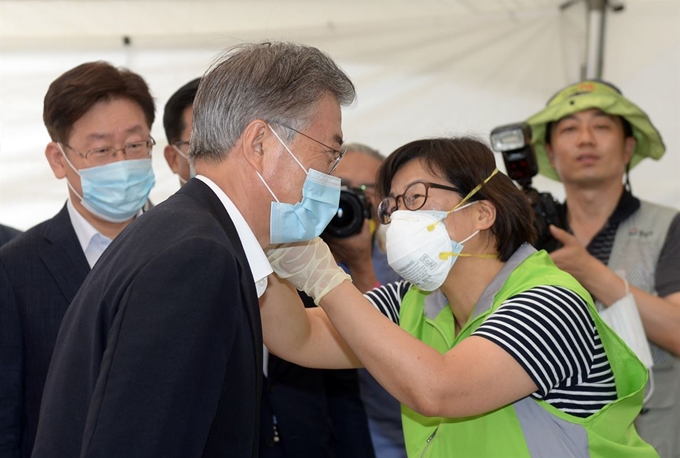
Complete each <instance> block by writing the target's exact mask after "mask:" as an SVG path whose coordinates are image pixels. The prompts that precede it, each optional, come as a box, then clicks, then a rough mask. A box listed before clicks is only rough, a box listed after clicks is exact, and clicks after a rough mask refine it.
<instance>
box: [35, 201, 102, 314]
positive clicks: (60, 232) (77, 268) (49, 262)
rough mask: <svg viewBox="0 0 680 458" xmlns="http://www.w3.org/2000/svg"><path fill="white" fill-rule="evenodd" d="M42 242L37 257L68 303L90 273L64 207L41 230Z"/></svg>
mask: <svg viewBox="0 0 680 458" xmlns="http://www.w3.org/2000/svg"><path fill="white" fill-rule="evenodd" d="M43 239H44V241H45V243H44V246H43V249H42V251H41V253H40V257H41V258H42V260H43V262H44V263H45V266H46V267H47V270H48V271H49V272H50V273H51V274H52V276H53V277H54V280H55V281H56V283H57V284H58V285H59V288H60V289H61V291H62V292H63V293H64V296H65V297H66V299H67V300H68V302H71V301H72V300H73V297H74V296H75V295H76V293H77V292H78V289H79V288H80V285H82V283H83V281H84V280H85V277H86V276H87V274H88V273H89V272H90V265H89V264H88V263H87V259H86V258H85V253H83V249H82V248H81V246H80V242H79V241H78V237H77V236H76V233H75V231H74V230H73V225H72V224H71V218H70V217H69V214H68V210H67V208H66V205H64V207H63V208H62V209H61V211H60V212H59V213H57V215H56V216H55V217H54V218H52V220H51V221H50V222H49V224H48V225H47V226H46V227H45V232H44V233H43Z"/></svg>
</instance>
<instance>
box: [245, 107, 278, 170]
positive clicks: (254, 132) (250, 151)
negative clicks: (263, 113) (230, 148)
mask: <svg viewBox="0 0 680 458" xmlns="http://www.w3.org/2000/svg"><path fill="white" fill-rule="evenodd" d="M268 134H269V127H268V126H267V123H266V122H264V121H262V120H261V119H256V120H254V121H252V122H251V123H250V124H248V125H247V126H246V128H245V130H244V131H243V134H241V147H240V148H239V150H240V151H241V154H243V157H244V159H245V160H246V161H248V163H249V164H250V165H251V166H252V167H253V168H254V169H255V170H257V171H258V172H260V173H262V171H263V169H264V153H265V151H266V149H267V146H266V140H267V138H268V137H269V136H270V135H268Z"/></svg>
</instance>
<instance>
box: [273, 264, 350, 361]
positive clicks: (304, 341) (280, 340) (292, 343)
mask: <svg viewBox="0 0 680 458" xmlns="http://www.w3.org/2000/svg"><path fill="white" fill-rule="evenodd" d="M346 283H348V284H350V285H351V283H349V282H346ZM260 316H261V319H262V337H263V339H264V344H265V345H266V346H267V349H269V351H271V352H272V353H274V354H275V355H277V356H279V357H280V358H283V359H285V360H287V361H290V362H293V363H295V364H299V365H301V366H306V367H315V368H326V369H347V368H353V367H361V363H360V362H359V360H358V359H357V358H356V356H354V353H352V351H351V350H350V349H349V347H348V346H347V344H346V343H345V341H344V340H343V339H342V337H340V335H339V334H338V333H337V331H336V330H335V328H334V327H333V325H332V324H331V323H330V321H329V320H328V317H327V316H326V314H325V312H324V311H323V310H322V309H321V308H318V307H315V308H305V307H304V305H303V304H302V300H301V299H300V296H299V295H298V292H297V291H296V290H295V289H294V288H293V287H292V286H291V285H290V284H289V283H288V282H286V281H283V280H281V279H280V278H278V277H277V276H276V275H270V276H269V278H268V286H267V290H266V291H265V293H264V295H262V297H261V298H260Z"/></svg>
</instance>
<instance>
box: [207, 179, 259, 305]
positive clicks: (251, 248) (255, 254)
mask: <svg viewBox="0 0 680 458" xmlns="http://www.w3.org/2000/svg"><path fill="white" fill-rule="evenodd" d="M196 178H198V179H199V180H201V181H202V182H204V183H205V184H206V185H208V187H210V189H212V191H213V192H214V193H215V195H216V196H217V198H218V199H220V202H222V205H224V208H225V210H227V213H228V214H229V217H230V218H231V220H232V222H233V223H234V226H235V227H236V232H237V233H238V237H239V239H241V245H242V246H243V251H244V252H245V254H246V258H247V259H248V265H249V266H250V271H251V272H252V273H253V280H254V281H255V287H256V289H257V295H258V297H260V296H261V295H262V294H263V293H264V290H265V289H266V288H267V282H266V280H267V276H269V274H271V273H272V272H273V270H272V266H271V265H270V264H269V261H268V260H267V256H266V255H265V254H264V251H263V250H262V247H261V246H260V244H259V242H258V241H257V238H256V237H255V234H254V233H253V231H252V229H251V228H250V226H248V223H247V222H246V220H245V218H243V215H241V212H239V211H238V208H236V205H234V203H233V202H232V201H231V199H230V198H229V197H228V196H227V195H226V194H225V192H224V191H223V190H222V189H221V188H220V187H219V186H217V185H216V184H215V182H213V181H212V180H211V179H210V178H208V177H206V176H203V175H196Z"/></svg>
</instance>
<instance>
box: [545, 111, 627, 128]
mask: <svg viewBox="0 0 680 458" xmlns="http://www.w3.org/2000/svg"><path fill="white" fill-rule="evenodd" d="M581 117H598V118H599V117H602V118H609V119H613V120H615V119H618V116H615V115H611V114H609V113H605V112H604V111H602V110H600V109H599V108H587V109H585V110H581V111H577V112H576V113H571V114H568V115H566V116H564V117H562V118H560V119H559V120H558V121H557V122H556V124H558V123H560V122H562V121H565V120H577V119H579V118H581Z"/></svg>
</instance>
